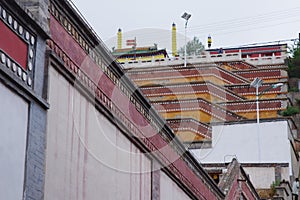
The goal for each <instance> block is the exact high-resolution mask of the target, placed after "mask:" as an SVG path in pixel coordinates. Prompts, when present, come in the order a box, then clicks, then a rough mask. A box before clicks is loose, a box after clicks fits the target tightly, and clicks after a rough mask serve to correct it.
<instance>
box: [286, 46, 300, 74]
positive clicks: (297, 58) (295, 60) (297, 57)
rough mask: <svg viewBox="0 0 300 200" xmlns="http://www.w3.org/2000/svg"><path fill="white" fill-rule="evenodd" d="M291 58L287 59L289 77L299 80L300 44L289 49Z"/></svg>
mask: <svg viewBox="0 0 300 200" xmlns="http://www.w3.org/2000/svg"><path fill="white" fill-rule="evenodd" d="M291 54H292V57H291V58H290V59H289V62H288V66H289V71H288V72H289V77H297V78H300V42H298V43H297V45H295V46H294V47H293V48H292V49H291Z"/></svg>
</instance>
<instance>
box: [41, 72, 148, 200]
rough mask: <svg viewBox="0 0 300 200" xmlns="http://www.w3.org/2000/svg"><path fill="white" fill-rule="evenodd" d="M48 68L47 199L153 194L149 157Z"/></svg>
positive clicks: (146, 196) (130, 197)
mask: <svg viewBox="0 0 300 200" xmlns="http://www.w3.org/2000/svg"><path fill="white" fill-rule="evenodd" d="M49 70H50V73H49V74H50V85H49V90H50V91H49V103H50V110H49V112H48V128H47V150H46V177H45V178H46V180H45V199H46V200H47V199H49V200H52V199H79V200H80V199H88V200H93V199H97V200H98V199H122V200H123V199H124V200H126V199H128V200H129V199H130V200H134V199H151V160H150V159H148V158H147V156H146V155H144V154H143V153H142V152H141V151H140V150H139V149H138V148H137V147H136V146H135V145H134V144H133V143H131V142H130V141H129V140H128V139H127V138H126V137H125V136H124V135H123V134H122V133H121V132H120V131H119V130H118V129H117V128H116V127H115V126H114V125H113V124H112V123H111V122H110V121H109V120H108V119H107V118H106V117H105V116H104V115H102V114H101V113H99V112H98V111H97V110H95V107H94V105H93V103H91V102H89V101H87V99H86V98H85V97H84V96H82V95H81V94H80V93H79V92H78V91H77V90H76V89H74V87H73V86H72V85H71V84H69V83H68V82H67V81H66V80H65V78H64V77H62V76H61V75H59V74H58V73H57V71H55V70H54V69H53V68H52V67H50V69H49Z"/></svg>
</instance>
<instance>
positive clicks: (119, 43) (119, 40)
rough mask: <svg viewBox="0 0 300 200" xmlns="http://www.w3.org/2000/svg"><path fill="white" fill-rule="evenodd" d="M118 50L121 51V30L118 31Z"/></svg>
mask: <svg viewBox="0 0 300 200" xmlns="http://www.w3.org/2000/svg"><path fill="white" fill-rule="evenodd" d="M118 49H122V30H121V29H120V28H119V30H118Z"/></svg>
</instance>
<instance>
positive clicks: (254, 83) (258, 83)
mask: <svg viewBox="0 0 300 200" xmlns="http://www.w3.org/2000/svg"><path fill="white" fill-rule="evenodd" d="M262 84H263V80H262V79H260V78H255V79H254V80H253V81H252V82H251V83H250V86H251V87H255V96H256V98H255V99H256V124H257V140H258V141H257V142H258V160H259V162H261V155H260V154H261V149H260V148H261V147H260V133H259V132H260V129H259V97H260V96H261V95H263V94H264V93H265V92H267V91H269V90H270V89H275V88H278V87H281V86H283V83H276V84H273V85H271V86H270V87H268V88H266V89H265V90H263V91H261V92H260V93H259V92H258V88H259V87H260V86H261V85H262Z"/></svg>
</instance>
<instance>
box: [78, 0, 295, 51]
mask: <svg viewBox="0 0 300 200" xmlns="http://www.w3.org/2000/svg"><path fill="white" fill-rule="evenodd" d="M73 2H74V4H75V5H76V6H77V8H78V9H79V10H80V12H81V13H82V14H83V15H84V16H85V18H86V19H87V20H88V22H89V23H90V24H91V25H92V27H93V28H94V30H95V31H96V32H97V33H98V35H99V36H100V38H101V39H102V40H103V41H104V42H105V43H106V44H107V46H108V47H109V48H111V47H113V46H116V45H117V44H116V34H117V30H118V28H121V29H122V31H123V33H124V37H123V43H124V44H125V42H124V41H125V40H126V39H133V37H136V38H137V43H138V46H144V45H153V44H154V43H157V44H158V45H159V47H160V48H167V49H171V32H170V31H171V25H172V23H173V22H175V23H176V25H177V30H178V31H177V37H178V47H180V46H182V45H183V43H184V20H183V19H181V15H182V14H183V13H184V12H188V13H191V14H192V17H191V19H190V20H189V23H188V29H187V36H188V37H189V38H192V37H193V36H197V37H199V38H200V40H201V42H202V43H204V44H205V45H206V43H207V36H208V35H209V34H210V35H211V37H212V40H213V44H212V47H213V48H219V47H223V48H225V47H237V46H240V45H245V44H252V43H262V42H269V41H278V40H285V39H292V38H297V37H298V33H299V32H300V1H299V0H284V1H283V0H250V1H243V0H227V1H222V0H215V1H201V0H183V1H175V0H173V1H169V0H165V1H163V0H150V1H149V0H148V1H143V0H110V1H102V0H100V1H99V0H73Z"/></svg>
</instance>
